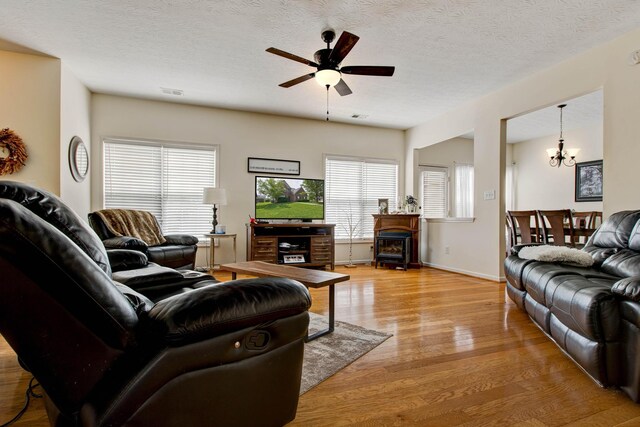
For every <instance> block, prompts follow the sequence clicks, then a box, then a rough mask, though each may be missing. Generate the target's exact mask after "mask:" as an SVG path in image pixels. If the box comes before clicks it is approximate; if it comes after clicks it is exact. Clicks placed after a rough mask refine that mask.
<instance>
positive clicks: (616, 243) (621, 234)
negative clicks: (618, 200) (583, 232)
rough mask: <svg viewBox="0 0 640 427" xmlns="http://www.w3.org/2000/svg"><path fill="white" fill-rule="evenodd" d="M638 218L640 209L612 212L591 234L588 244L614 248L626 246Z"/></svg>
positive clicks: (639, 218)
mask: <svg viewBox="0 0 640 427" xmlns="http://www.w3.org/2000/svg"><path fill="white" fill-rule="evenodd" d="M638 220H640V210H636V211H621V212H616V213H614V214H612V215H611V216H609V218H607V220H606V221H605V222H603V223H602V225H601V226H600V227H599V228H598V230H597V231H596V232H595V233H594V234H593V236H592V238H591V239H590V245H589V246H591V245H593V246H596V247H599V248H616V249H626V248H628V247H629V238H630V237H631V233H632V231H633V230H634V229H635V227H636V224H637V223H638ZM639 238H640V237H639Z"/></svg>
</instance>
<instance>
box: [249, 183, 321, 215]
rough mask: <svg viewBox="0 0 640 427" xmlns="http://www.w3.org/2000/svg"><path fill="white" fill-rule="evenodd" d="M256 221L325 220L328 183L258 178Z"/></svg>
mask: <svg viewBox="0 0 640 427" xmlns="http://www.w3.org/2000/svg"><path fill="white" fill-rule="evenodd" d="M256 219H267V220H268V219H300V220H312V219H324V180H322V179H303V178H300V179H291V178H277V177H272V176H256Z"/></svg>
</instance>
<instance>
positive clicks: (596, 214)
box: [589, 211, 602, 228]
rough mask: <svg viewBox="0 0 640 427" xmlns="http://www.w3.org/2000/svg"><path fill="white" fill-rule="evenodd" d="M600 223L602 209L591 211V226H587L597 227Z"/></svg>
mask: <svg viewBox="0 0 640 427" xmlns="http://www.w3.org/2000/svg"><path fill="white" fill-rule="evenodd" d="M601 224H602V211H593V217H592V219H591V226H590V227H589V228H598V227H600V225H601Z"/></svg>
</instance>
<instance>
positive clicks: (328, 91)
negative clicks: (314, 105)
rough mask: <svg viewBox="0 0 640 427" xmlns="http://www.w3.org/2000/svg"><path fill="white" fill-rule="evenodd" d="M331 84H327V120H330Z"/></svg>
mask: <svg viewBox="0 0 640 427" xmlns="http://www.w3.org/2000/svg"><path fill="white" fill-rule="evenodd" d="M329 87H330V86H329V85H327V121H329Z"/></svg>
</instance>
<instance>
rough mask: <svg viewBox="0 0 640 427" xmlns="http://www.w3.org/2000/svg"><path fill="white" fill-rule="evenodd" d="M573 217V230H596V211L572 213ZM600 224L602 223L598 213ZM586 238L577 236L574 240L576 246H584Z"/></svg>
mask: <svg viewBox="0 0 640 427" xmlns="http://www.w3.org/2000/svg"><path fill="white" fill-rule="evenodd" d="M571 215H572V216H573V228H575V229H584V228H586V229H594V228H596V226H595V224H596V219H597V217H598V212H596V211H582V212H572V213H571ZM600 223H602V212H600ZM587 240H588V237H586V236H577V237H576V238H575V242H576V246H579V247H580V246H584V245H585V244H586V243H587Z"/></svg>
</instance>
